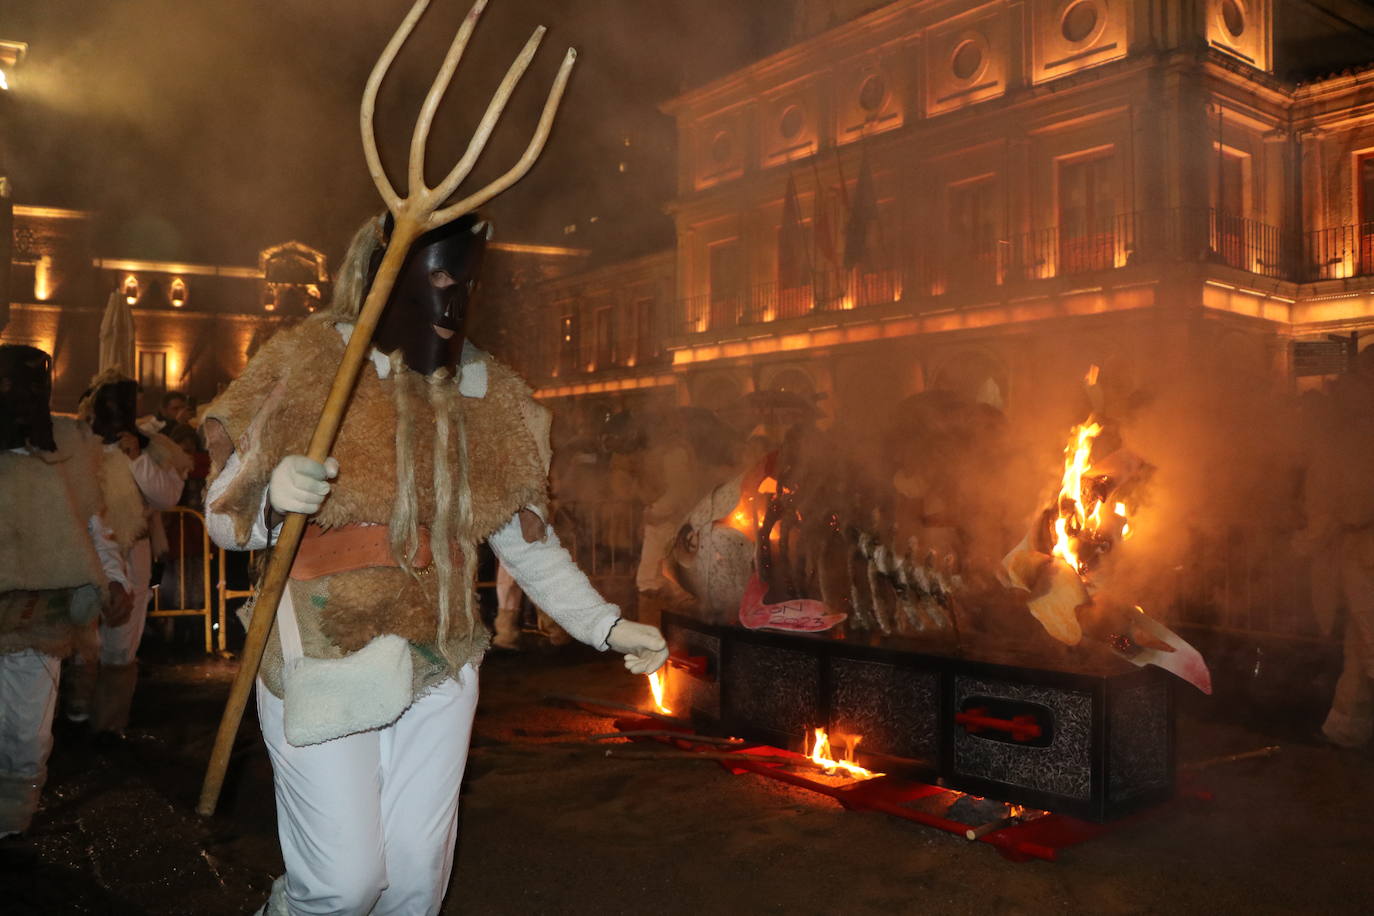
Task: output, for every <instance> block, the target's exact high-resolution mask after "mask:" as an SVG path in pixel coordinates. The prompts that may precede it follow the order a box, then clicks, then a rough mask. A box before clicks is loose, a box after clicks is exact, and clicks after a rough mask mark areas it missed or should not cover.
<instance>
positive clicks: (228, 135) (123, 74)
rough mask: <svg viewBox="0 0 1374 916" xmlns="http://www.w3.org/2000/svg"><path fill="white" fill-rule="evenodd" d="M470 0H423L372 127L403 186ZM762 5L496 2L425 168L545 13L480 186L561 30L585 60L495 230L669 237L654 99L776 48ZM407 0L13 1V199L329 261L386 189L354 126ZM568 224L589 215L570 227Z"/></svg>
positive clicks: (180, 254) (623, 246) (513, 153)
mask: <svg viewBox="0 0 1374 916" xmlns="http://www.w3.org/2000/svg"><path fill="white" fill-rule="evenodd" d="M468 5H469V3H468V0H433V3H432V4H431V7H430V10H429V12H428V13H426V15H425V17H424V18H423V19H422V20H421V23H420V25H419V27H418V28H417V30H416V32H415V34H414V35H413V36H412V38H411V40H410V42H409V43H408V44H407V45H406V48H405V49H404V51H403V52H402V54H401V57H400V58H399V59H398V61H397V62H396V64H395V65H394V67H393V70H392V73H391V75H390V76H389V77H388V80H387V82H386V83H385V84H384V85H383V89H382V94H381V97H380V100H379V102H378V130H379V135H380V137H381V140H382V144H383V156H384V158H385V160H386V162H387V164H388V166H389V167H390V169H391V174H392V176H393V181H394V182H396V183H397V184H398V185H399V184H402V183H403V178H404V176H403V174H401V171H400V170H402V169H403V168H404V159H405V155H406V149H407V144H408V142H409V136H410V130H411V126H412V124H413V119H414V116H415V112H416V111H417V110H418V108H419V104H420V101H421V99H422V98H423V95H424V92H425V91H426V89H427V88H428V85H429V82H430V80H431V79H432V77H433V74H434V72H435V70H436V69H437V68H438V65H439V62H440V60H441V59H442V56H443V52H444V49H445V48H446V47H447V45H448V43H449V41H450V40H451V38H452V36H453V33H454V31H455V29H456V28H457V25H458V23H459V22H460V21H461V19H462V16H463V15H464V14H465V13H466V12H467V9H468ZM758 6H759V5H755V4H745V3H739V2H735V0H675V2H674V0H494V2H492V4H491V6H490V7H489V8H488V9H487V12H486V14H485V15H484V17H483V20H482V23H481V24H480V26H479V27H478V29H477V32H476V34H475V36H474V38H473V40H472V43H471V44H470V45H469V48H468V53H467V56H466V57H465V58H464V61H463V64H462V66H461V67H460V69H459V71H458V75H457V77H456V78H455V80H454V84H453V87H452V89H451V90H450V92H449V95H448V97H447V99H446V103H445V105H444V107H443V108H441V109H440V116H439V118H438V119H437V120H436V125H435V129H434V132H433V136H432V139H431V143H430V149H431V155H430V175H429V179H430V183H431V184H434V183H437V182H438V180H439V178H440V177H441V175H442V174H443V172H444V171H446V170H447V168H449V166H450V164H451V163H452V162H454V161H455V160H456V159H457V157H458V156H459V154H460V153H461V150H462V149H463V147H464V146H465V145H466V142H467V138H468V137H469V136H470V133H471V129H472V126H473V124H475V122H476V120H477V119H478V117H480V115H481V112H482V110H483V109H484V108H485V106H486V103H487V101H488V100H489V98H490V95H491V92H492V90H493V89H494V88H495V86H496V84H497V82H499V80H500V78H501V76H502V75H503V74H504V72H505V69H506V67H507V65H508V64H509V62H510V61H511V60H512V59H513V58H514V56H515V54H516V53H517V52H518V51H519V49H520V47H521V45H522V44H523V43H524V40H525V38H526V37H527V36H528V35H529V33H530V31H531V30H532V29H533V28H534V26H536V25H538V24H540V23H542V24H544V25H547V26H548V27H549V33H548V35H547V36H546V38H545V41H544V45H543V47H542V49H541V52H540V54H539V56H538V58H537V59H536V61H535V64H534V66H532V67H531V68H530V71H529V73H528V74H527V75H526V77H525V80H524V82H523V83H522V84H521V87H520V90H519V91H518V93H517V95H516V96H515V99H514V101H513V102H512V104H511V106H510V107H509V108H508V109H507V112H506V115H505V117H504V119H503V121H502V125H501V126H500V127H499V128H498V130H497V133H496V136H495V137H494V138H493V140H492V142H491V144H490V145H489V146H488V149H487V153H486V155H484V157H483V158H482V160H481V162H480V163H479V165H478V168H477V170H476V172H475V173H474V175H473V177H472V178H471V179H470V182H472V183H473V186H474V187H476V186H477V183H478V182H480V183H485V181H487V180H490V179H491V178H493V177H495V176H496V175H499V174H500V173H501V172H503V171H505V169H506V168H508V167H509V166H510V165H511V164H513V162H514V161H515V159H516V158H517V157H518V156H519V152H520V151H521V150H522V149H523V148H524V146H525V144H526V143H527V142H528V139H529V135H530V132H531V130H532V129H533V126H534V121H535V118H536V116H537V112H538V109H539V107H540V106H541V105H542V104H543V99H544V97H545V94H546V93H547V91H548V88H549V86H550V84H551V81H552V77H553V74H554V72H555V70H556V69H557V66H558V63H559V61H560V60H561V58H562V54H563V51H564V49H565V48H567V47H568V46H569V45H571V46H575V47H576V48H577V49H578V51H579V59H578V64H577V67H576V69H575V71H574V77H573V81H572V84H571V86H570V88H569V91H568V96H567V98H566V100H565V102H564V106H563V109H562V112H561V114H560V118H559V122H558V124H557V126H556V127H555V129H554V133H553V136H552V138H551V139H550V141H549V144H548V147H547V148H546V150H545V152H544V155H543V158H542V159H541V161H540V163H539V164H538V165H537V166H536V167H535V169H534V171H533V172H531V174H530V175H529V176H528V177H527V178H526V179H525V181H524V182H523V183H522V184H521V185H519V186H517V187H516V188H515V189H514V190H512V191H510V192H508V193H507V194H506V195H505V196H504V197H503V198H502V199H500V200H499V202H497V203H496V204H494V205H493V206H492V207H491V208H490V209H491V211H492V215H494V217H495V218H496V221H497V231H498V238H501V239H505V240H508V241H543V242H553V243H566V244H573V245H578V246H588V247H594V248H598V249H600V252H599V253H601V254H602V255H603V256H608V257H624V256H630V255H634V254H638V253H642V252H643V251H645V250H653V249H656V248H661V247H667V246H669V245H671V244H672V226H671V223H670V221H669V220H668V219H667V217H666V216H664V215H663V214H662V212H661V205H662V203H663V202H664V201H665V200H666V199H667V198H668V197H670V196H671V194H672V191H673V187H672V180H673V175H674V163H675V159H674V142H673V141H674V134H673V130H672V124H671V121H670V120H669V119H668V118H667V117H666V116H664V115H662V114H660V113H659V112H658V111H657V105H658V104H659V103H660V102H662V101H664V100H665V99H668V98H671V97H672V96H674V95H675V94H677V93H678V92H679V91H681V90H682V89H683V88H687V87H691V86H694V85H699V84H701V83H702V82H705V81H707V80H709V79H710V78H712V77H714V76H717V75H720V74H721V73H724V72H728V71H729V70H731V69H733V68H734V67H736V66H739V65H740V64H742V63H745V62H747V61H749V60H752V59H755V58H757V57H758V56H760V55H761V54H762V53H765V52H766V51H767V50H771V49H772V48H774V47H776V46H778V45H779V43H780V42H781V41H782V38H783V36H784V34H785V32H786V30H787V23H786V22H785V21H779V22H777V23H776V24H772V25H770V24H769V23H767V22H766V21H765V19H764V15H763V13H761V12H760V11H759V10H758V8H757V7H758ZM768 6H769V7H770V8H772V10H774V11H778V10H780V9H784V8H786V6H787V5H786V4H776V5H774V4H769V5H768ZM409 7H410V0H371V2H364V0H335V2H320V0H213V2H209V0H206V2H194V3H192V2H186V0H6V2H5V4H4V10H3V12H0V38H4V39H8V40H19V41H26V42H28V43H29V57H28V60H27V61H26V62H25V63H24V64H23V65H22V67H21V68H20V70H19V72H18V73H17V74H15V78H14V80H13V82H14V84H15V91H14V92H13V93H12V94H11V97H10V98H9V99H7V100H6V102H7V104H8V107H9V109H10V110H9V112H8V113H5V114H3V115H2V116H0V117H3V119H4V120H3V122H0V123H6V124H7V128H6V133H7V134H8V136H7V137H5V142H6V143H7V145H8V155H9V158H10V169H9V171H10V174H11V175H12V177H13V180H14V184H15V198H16V201H17V202H18V203H26V204H46V205H58V206H69V207H77V208H81V209H89V210H93V211H96V212H97V213H98V214H99V219H98V221H97V235H98V238H97V250H98V252H99V253H100V254H101V255H104V256H117V257H142V258H160V259H188V260H196V261H207V262H218V263H243V264H247V263H253V262H255V260H256V255H257V252H258V251H259V250H260V249H261V248H263V247H266V246H267V245H271V244H275V243H277V242H281V241H285V240H287V239H299V240H300V241H303V242H306V243H308V244H311V245H315V246H318V247H320V248H322V249H323V250H324V251H325V252H326V253H328V254H329V255H330V257H331V259H337V257H338V256H339V255H340V254H341V253H342V248H343V246H344V245H345V243H346V241H347V239H348V236H349V235H350V234H351V232H352V229H353V228H354V227H355V226H356V225H357V224H358V222H359V221H361V219H362V218H363V217H364V216H366V215H367V214H368V213H370V212H374V211H376V210H378V209H379V208H380V200H379V198H378V197H377V195H376V191H375V190H374V188H373V187H372V183H371V181H370V179H369V178H368V176H367V172H366V169H365V166H364V162H363V157H362V152H361V145H360V142H359V139H358V126H357V109H358V101H359V99H360V97H361V92H362V86H363V82H364V80H365V79H366V76H367V73H368V71H369V70H370V69H371V66H372V64H373V62H374V61H375V59H376V57H377V55H378V54H379V53H380V51H381V49H382V47H383V45H384V44H385V42H386V40H387V39H388V37H389V36H390V35H391V33H392V31H393V30H394V29H395V27H396V26H397V25H398V24H399V22H400V21H401V19H402V18H403V16H404V15H405V13H406V11H407V10H408V9H409ZM774 15H775V16H776V15H778V12H774ZM10 126H12V129H9V128H10ZM626 138H629V139H630V141H631V145H630V147H628V148H627V147H626V145H625V141H626ZM622 161H624V162H626V163H627V166H626V171H624V172H622V171H620V168H619V163H620V162H622ZM465 187H466V186H465ZM593 216H596V217H598V220H597V221H596V223H594V224H593V223H590V222H589V221H588V220H589V218H590V217H593ZM573 223H577V224H578V225H579V231H578V232H577V233H574V234H572V235H565V233H564V231H563V229H564V227H565V226H567V225H570V224H573Z"/></svg>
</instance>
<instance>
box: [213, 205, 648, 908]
mask: <svg viewBox="0 0 1374 916" xmlns="http://www.w3.org/2000/svg"><path fill="white" fill-rule="evenodd" d="M385 229H386V225H385V223H384V221H383V220H382V219H374V220H369V221H368V222H367V223H366V224H364V225H363V227H362V228H361V229H360V230H359V231H358V232H357V233H356V234H355V236H354V239H353V242H352V244H351V245H350V248H349V253H348V255H347V256H346V257H345V260H344V263H343V264H342V266H341V268H340V271H339V277H338V280H337V282H336V285H335V292H334V301H333V304H332V306H331V308H330V309H329V310H327V311H324V312H322V313H319V314H317V315H314V316H311V317H310V318H307V319H306V320H305V321H303V322H301V323H300V324H299V325H297V326H296V327H293V328H290V329H287V330H284V331H281V332H279V333H278V334H277V335H276V336H275V337H273V338H272V340H270V341H269V342H268V343H267V344H266V345H265V346H264V347H263V348H262V349H261V350H260V351H259V352H258V353H257V354H256V355H255V356H254V357H253V359H252V361H251V362H250V363H249V365H248V367H247V369H246V370H245V371H244V373H243V375H242V376H240V377H239V378H238V379H237V380H235V381H234V383H233V384H231V385H230V386H229V388H228V389H227V390H226V391H225V392H224V393H223V394H221V395H220V396H219V397H218V398H216V400H215V401H214V402H213V403H212V404H210V405H209V407H208V408H207V410H206V414H205V423H204V429H205V430H206V438H207V442H208V444H209V447H210V452H211V459H212V462H213V469H212V471H211V478H212V483H211V485H210V490H209V493H208V495H207V499H206V505H207V510H208V512H207V517H208V524H209V527H210V533H211V537H213V538H214V540H215V541H216V543H218V544H220V545H222V546H224V547H228V548H230V549H239V550H257V549H262V548H263V547H266V546H267V545H268V544H269V543H270V542H271V540H272V538H273V537H274V531H275V529H276V526H277V525H278V523H279V522H280V520H281V518H282V517H283V515H284V514H285V513H286V512H300V513H303V514H307V515H310V516H311V519H310V522H311V523H310V525H309V527H308V529H307V532H306V535H305V537H304V539H303V540H302V543H301V547H300V550H299V552H298V554H297V556H296V560H295V564H294V566H293V567H292V570H291V576H290V581H289V582H288V584H287V587H286V590H285V592H284V593H283V595H282V599H281V603H280V604H279V606H278V608H277V618H276V621H275V623H274V626H273V630H272V633H271V635H270V636H269V638H268V643H267V650H266V652H265V654H264V657H263V661H262V667H261V669H260V673H259V681H258V691H257V697H258V718H259V721H260V723H261V725H262V730H263V737H264V739H265V742H266V744H267V746H268V751H269V754H270V755H271V759H272V765H273V771H274V782H275V785H276V795H277V822H278V832H279V838H280V841H281V846H282V856H283V859H284V861H285V863H286V874H285V875H284V876H283V877H282V878H280V879H278V881H277V883H276V884H275V886H274V888H273V892H272V897H271V899H270V900H269V901H268V904H267V906H266V908H265V909H266V912H269V913H284V912H296V911H305V912H326V911H328V912H350V913H351V912H362V913H365V912H373V911H374V908H375V911H377V912H416V913H420V912H437V911H438V909H439V906H440V903H441V901H442V899H443V895H444V890H445V888H446V886H447V884H448V877H449V871H450V869H451V867H452V861H453V849H454V843H455V836H456V831H457V816H458V787H459V783H460V781H461V779H462V774H463V768H464V765H465V763H466V760H467V749H468V737H469V735H470V733H471V728H472V718H473V714H474V711H475V708H476V702H477V666H478V664H479V663H480V661H481V658H482V654H483V652H485V650H486V648H487V646H488V643H489V636H488V633H487V631H486V628H485V627H484V625H483V624H482V622H481V620H480V619H479V617H478V614H477V608H476V605H475V602H474V600H473V595H472V586H473V576H474V571H475V563H476V559H477V549H478V545H479V544H480V543H481V542H482V541H483V540H485V541H487V542H488V543H489V544H490V545H491V547H492V549H493V551H494V552H495V553H496V555H497V557H498V559H499V560H500V561H501V563H502V564H503V565H504V566H505V567H506V569H508V570H509V571H510V573H511V574H512V575H513V577H514V579H515V580H516V581H517V582H518V583H519V584H520V585H521V586H522V587H523V588H524V589H525V591H526V593H527V594H528V595H529V596H530V598H531V599H532V600H533V601H534V602H535V603H536V604H538V605H539V606H541V607H542V608H543V609H544V610H545V611H547V612H548V613H549V614H550V615H552V616H553V617H554V618H555V619H556V620H557V621H558V622H559V623H560V624H561V625H562V626H563V627H564V628H565V629H566V630H567V631H568V632H569V633H570V634H572V636H574V637H575V638H577V639H579V640H581V641H582V642H584V643H587V644H588V645H592V646H595V647H597V648H599V649H607V648H610V649H615V650H617V651H619V652H622V653H626V654H627V656H628V657H627V661H626V664H627V666H630V667H631V670H633V671H636V672H646V671H648V670H652V669H656V668H657V667H658V666H659V665H660V664H662V662H663V660H664V659H665V658H666V656H667V649H666V647H665V645H664V642H663V638H662V636H661V635H660V634H659V633H658V631H657V630H655V629H654V628H652V627H646V626H642V625H640V624H636V623H631V622H629V621H622V620H621V619H620V613H619V610H618V609H617V608H616V607H615V606H614V605H612V604H609V603H607V602H606V601H605V600H604V599H603V598H602V597H601V596H600V595H599V594H597V592H596V590H595V589H593V588H592V586H591V584H590V583H589V582H588V581H587V578H586V576H584V575H583V574H582V572H581V571H580V570H578V569H577V567H576V566H575V565H574V564H573V562H572V560H571V558H570V557H569V556H568V553H567V551H566V550H564V549H563V548H562V547H561V546H560V545H559V542H558V539H557V536H556V535H555V534H554V533H553V531H552V529H551V528H549V527H548V526H546V525H545V523H544V522H545V519H547V518H548V514H547V500H546V478H547V473H548V463H549V447H548V428H549V416H548V412H547V411H546V410H545V409H544V408H542V407H540V406H539V405H538V404H536V403H535V402H534V399H533V398H532V397H531V395H530V390H529V388H528V387H527V386H526V385H525V383H524V382H523V381H521V380H520V379H519V378H518V377H517V376H516V375H515V373H514V372H512V371H511V370H510V369H508V368H507V367H505V366H503V365H502V364H500V363H499V362H497V361H496V360H494V359H492V358H491V357H490V356H488V355H487V354H485V353H483V352H482V351H480V350H478V349H477V348H475V347H473V346H472V345H471V344H470V343H469V342H467V341H466V339H465V329H466V322H467V317H468V312H469V310H470V308H471V307H472V306H473V304H474V301H475V299H474V295H475V293H476V290H477V285H478V284H477V281H478V273H477V271H478V269H479V266H480V264H481V255H482V250H483V248H484V247H485V244H486V240H487V236H488V234H489V231H488V224H486V223H485V222H481V221H479V220H477V219H476V218H475V217H467V218H463V219H460V220H458V221H456V222H455V223H453V224H451V225H449V226H446V227H444V228H442V229H439V230H435V231H433V232H430V233H428V234H427V235H424V236H422V237H421V238H420V239H419V240H418V241H417V242H416V243H415V245H414V246H413V247H412V248H411V250H410V252H409V254H408V257H407V259H406V261H405V263H404V265H403V267H402V269H401V273H400V276H399V277H398V279H397V284H396V286H395V288H394V290H393V292H392V294H391V297H390V299H389V300H388V303H387V305H386V309H385V311H384V313H383V316H382V319H381V321H380V322H379V324H378V326H377V330H376V333H375V335H374V337H373V340H372V344H373V349H372V351H371V365H370V366H368V365H364V367H363V371H362V374H361V376H360V377H359V380H358V384H357V386H356V388H355V389H354V391H353V395H352V399H351V400H350V402H349V407H348V410H347V413H346V414H345V416H344V418H343V422H342V425H341V427H340V431H339V435H338V438H337V440H336V442H335V444H334V449H333V456H332V457H331V458H330V459H329V460H328V461H327V462H326V463H324V464H319V463H317V462H314V461H311V460H310V459H308V458H307V457H305V456H304V454H303V453H304V452H305V451H306V450H307V446H308V442H309V439H310V436H311V432H312V430H313V429H314V427H315V425H316V423H317V422H318V419H319V417H320V413H321V410H322V407H323V404H324V401H325V398H326V395H327V393H328V391H329V388H330V386H331V382H332V380H333V378H334V374H335V372H336V370H337V368H338V366H339V364H340V360H341V358H342V356H343V351H344V347H345V342H346V341H347V340H348V339H349V337H350V336H351V335H352V333H353V322H354V320H355V319H356V316H357V314H358V311H359V309H360V307H361V305H362V302H363V299H364V297H365V295H366V291H367V288H368V286H369V285H370V283H371V277H372V273H373V272H374V271H375V269H376V266H377V265H378V264H379V263H380V260H381V254H382V252H383V251H384V248H385V245H386V244H387V239H386V231H385Z"/></svg>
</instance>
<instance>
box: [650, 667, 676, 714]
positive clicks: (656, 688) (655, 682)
mask: <svg viewBox="0 0 1374 916" xmlns="http://www.w3.org/2000/svg"><path fill="white" fill-rule="evenodd" d="M649 690H650V692H651V693H653V695H654V705H655V706H657V707H658V711H659V712H661V713H663V714H664V715H665V716H671V715H672V714H673V711H672V710H671V709H669V708H668V707H667V706H664V705H663V677H662V676H661V675H660V674H659V673H658V672H657V671H651V672H649Z"/></svg>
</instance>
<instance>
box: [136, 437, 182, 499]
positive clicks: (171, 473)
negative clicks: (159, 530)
mask: <svg viewBox="0 0 1374 916" xmlns="http://www.w3.org/2000/svg"><path fill="white" fill-rule="evenodd" d="M131 466H132V468H133V472H134V482H136V483H137V484H138V489H139V490H140V491H141V492H142V493H143V498H144V499H145V500H146V501H147V503H148V505H149V506H151V507H152V508H154V509H170V508H172V507H173V506H175V505H176V504H177V501H178V500H179V499H181V491H182V488H183V487H185V486H186V478H184V477H182V476H181V474H180V472H178V471H176V470H175V469H173V468H164V467H161V466H159V465H158V463H157V462H156V461H154V460H153V458H152V456H151V455H149V454H148V453H147V452H146V451H145V452H143V453H142V454H140V455H139V456H138V457H137V458H135V459H134V460H133V462H132V463H131Z"/></svg>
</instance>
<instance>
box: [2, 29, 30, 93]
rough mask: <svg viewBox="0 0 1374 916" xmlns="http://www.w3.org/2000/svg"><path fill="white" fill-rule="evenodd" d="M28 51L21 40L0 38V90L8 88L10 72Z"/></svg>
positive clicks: (27, 47)
mask: <svg viewBox="0 0 1374 916" xmlns="http://www.w3.org/2000/svg"><path fill="white" fill-rule="evenodd" d="M28 53H29V46H28V45H27V44H25V43H24V42H22V41H4V40H0V92H4V91H6V90H8V89H9V88H10V80H9V76H10V74H11V73H13V72H14V68H15V67H17V66H19V62H20V61H22V60H23V59H24V56H25V55H26V54H28Z"/></svg>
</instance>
